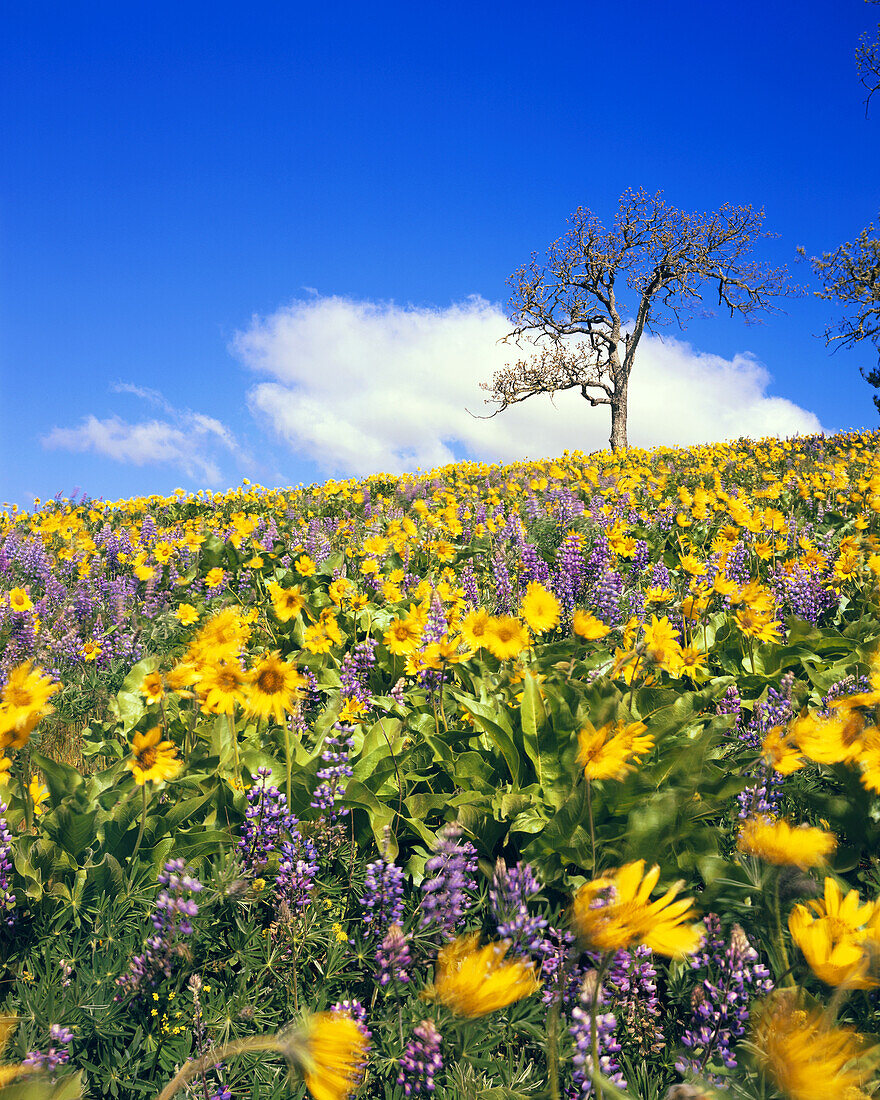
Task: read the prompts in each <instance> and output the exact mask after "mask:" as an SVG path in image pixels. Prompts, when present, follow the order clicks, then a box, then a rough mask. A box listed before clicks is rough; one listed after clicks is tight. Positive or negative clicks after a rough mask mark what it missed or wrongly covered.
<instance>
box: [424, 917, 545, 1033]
mask: <svg viewBox="0 0 880 1100" xmlns="http://www.w3.org/2000/svg"><path fill="white" fill-rule="evenodd" d="M507 949H508V944H507V943H503V942H502V943H489V944H486V945H485V946H484V947H480V946H479V935H476V934H474V935H469V936H461V937H459V938H458V939H457V940H455V941H454V942H453V943H450V944H447V945H446V946H445V947H442V948H441V949H440V952H439V954H438V955H437V962H436V965H435V967H434V982H433V985H431V986H428V988H427V989H425V990H423V991H422V994H421V996H422V997H423V998H424V999H425V1000H428V1001H434V1002H439V1003H440V1004H443V1005H445V1006H446V1007H447V1008H448V1009H450V1011H452V1012H454V1013H455V1014H456V1015H457V1016H467V1017H469V1018H471V1019H473V1018H474V1017H476V1016H485V1015H486V1014H487V1013H489V1012H496V1011H497V1010H498V1009H499V1008H505V1007H506V1006H507V1005H509V1004H513V1003H514V1002H515V1001H519V1000H522V998H523V997H528V996H530V994H532V993H534V992H535V990H537V989H538V988H540V984H541V983H540V982H539V981H538V979H537V977H536V975H535V970H534V966H533V965H532V964H531V963H527V962H524V961H523V960H522V959H511V960H509V961H505V959H504V956H505V955H506V954H507Z"/></svg>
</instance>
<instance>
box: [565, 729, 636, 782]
mask: <svg viewBox="0 0 880 1100" xmlns="http://www.w3.org/2000/svg"><path fill="white" fill-rule="evenodd" d="M646 729H647V726H646V725H645V724H644V723H643V722H630V723H629V724H628V725H627V724H625V723H623V722H607V723H606V724H605V725H604V726H601V727H600V728H599V729H596V728H595V726H593V724H592V722H589V721H588V722H587V724H586V725H585V726H583V727H582V729H581V731H580V733H579V734H578V763H579V764H580V765H581V766H582V767H583V769H584V775H585V776H586V777H587V779H590V780H593V779H623V777H624V776H625V775H626V773H627V772H630V771H634V770H635V766H634V765H633V764H632V763H630V761H631V760H632V759H633V758H634V757H639V756H644V755H645V754H646V753H649V752H650V751H651V750H652V749H653V748H654V738H653V737H652V736H651V735H650V734H647V736H646V735H645V731H646Z"/></svg>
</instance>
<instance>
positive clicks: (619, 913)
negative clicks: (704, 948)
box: [572, 859, 702, 958]
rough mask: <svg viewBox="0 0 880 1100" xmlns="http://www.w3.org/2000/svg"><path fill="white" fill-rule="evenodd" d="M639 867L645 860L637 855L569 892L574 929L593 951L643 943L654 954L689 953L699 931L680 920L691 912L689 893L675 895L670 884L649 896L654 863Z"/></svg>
mask: <svg viewBox="0 0 880 1100" xmlns="http://www.w3.org/2000/svg"><path fill="white" fill-rule="evenodd" d="M644 872H645V861H644V860H643V859H640V860H638V861H636V862H635V863H627V864H625V865H624V866H623V867H620V868H619V869H617V870H615V871H611V872H609V873H608V874H607V875H603V876H602V877H601V878H597V879H594V880H593V881H592V882H588V883H586V885H584V886H582V887H581V888H580V890H578V892H577V894H575V898H574V907H573V910H572V923H573V925H574V927H575V929H576V930H577V932H578V934H579V935H580V937H581V939H582V940H583V941H584V942H585V943H586V945H587V946H588V947H590V948H592V949H593V950H595V951H617V950H620V949H621V948H625V947H630V946H631V945H634V944H644V945H645V946H646V947H649V948H650V949H651V950H652V951H656V952H657V953H658V954H659V955H669V956H672V957H674V958H678V957H680V956H683V955H690V954H693V952H694V951H696V949H697V947H698V946H699V944H700V940H701V938H702V937H701V933H700V931H699V930H698V928H697V927H696V926H695V925H692V924H685V923H684V922H685V921H688V920H691V919H692V918H694V917H695V916H696V912H695V911H694V909H693V907H692V906H693V900H694V899H693V898H679V899H678V900H677V901H676V900H675V895H676V894H677V893H678V891H679V890H680V889H681V885H680V884H676V885H675V886H672V887H671V888H670V889H669V890H667V891H666V893H665V894H664V895H663V897H661V898H659V899H658V900H657V901H653V902H652V901H650V897H651V892H652V890H653V889H654V887H655V886H656V885H657V881H658V879H659V878H660V868H659V867H656V866H655V867H652V868H651V869H650V871H648V872H647V874H645V873H644Z"/></svg>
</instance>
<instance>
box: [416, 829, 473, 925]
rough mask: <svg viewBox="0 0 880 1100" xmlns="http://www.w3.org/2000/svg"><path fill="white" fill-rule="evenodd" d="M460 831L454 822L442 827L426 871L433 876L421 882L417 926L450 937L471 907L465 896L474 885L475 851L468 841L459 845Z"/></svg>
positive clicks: (470, 891) (426, 865) (471, 890)
mask: <svg viewBox="0 0 880 1100" xmlns="http://www.w3.org/2000/svg"><path fill="white" fill-rule="evenodd" d="M461 835H462V828H461V826H460V825H459V824H458V823H457V822H451V823H450V824H449V825H444V826H443V828H442V829H441V830H440V832H439V833H438V834H437V843H436V845H435V848H434V852H435V855H433V856H432V857H431V858H430V859H429V860H428V862H427V863H426V864H425V871H426V872H427V873H428V874H431V875H433V877H432V878H427V877H426V878H425V880H424V882H423V883H422V903H421V906H422V920H421V924H420V927H421V928H426V927H428V926H429V925H432V924H436V925H438V926H439V927H440V929H441V930H442V931H443V933H444V934H445V935H446V936H448V937H450V938H451V937H452V935H453V934H454V930H455V926H456V925H457V924H458V923H459V921H460V920H461V918H462V917H463V916H464V914H465V912H466V911H467V910H468V909H469V908H470V904H471V901H470V898H469V897H468V895H469V894H471V893H472V892H473V891H474V890H475V889H476V886H477V882H476V879H475V878H474V877H473V876H474V872H475V871H476V869H477V850H476V848H474V846H473V844H471V842H470V841H469V840H465V841H463V842H460V838H461Z"/></svg>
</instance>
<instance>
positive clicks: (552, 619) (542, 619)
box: [519, 581, 562, 634]
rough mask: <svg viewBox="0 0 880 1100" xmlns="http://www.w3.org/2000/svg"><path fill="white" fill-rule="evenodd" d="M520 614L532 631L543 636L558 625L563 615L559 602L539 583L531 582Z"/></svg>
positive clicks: (521, 605)
mask: <svg viewBox="0 0 880 1100" xmlns="http://www.w3.org/2000/svg"><path fill="white" fill-rule="evenodd" d="M519 613H520V615H522V617H523V618H524V619H525V621H526V623H527V624H528V626H529V629H530V630H533V631H534V632H535V633H536V634H543V633H544V632H545V631H547V630H552V629H553V627H554V626H556V625H557V623H558V622H559V619H560V617H561V615H562V605H561V604H560V602H559V600H557V599H556V597H555V596H554V595H553V593H552V592H548V591H547V589H546V588H545V587H544V586H543V585H542V584H540V583H539V582H538V581H531V582H530V584H529V586H528V588H527V589H526V594H525V596H523V599H522V603H521V604H520V608H519Z"/></svg>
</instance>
